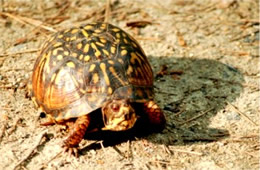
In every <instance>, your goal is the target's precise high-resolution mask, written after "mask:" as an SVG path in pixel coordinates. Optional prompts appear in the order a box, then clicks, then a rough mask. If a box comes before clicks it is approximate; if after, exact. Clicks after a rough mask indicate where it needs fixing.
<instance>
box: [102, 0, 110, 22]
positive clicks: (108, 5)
mask: <svg viewBox="0 0 260 170" xmlns="http://www.w3.org/2000/svg"><path fill="white" fill-rule="evenodd" d="M110 4H111V3H110V0H107V4H106V12H105V20H104V21H105V22H109V18H110V13H111V8H110Z"/></svg>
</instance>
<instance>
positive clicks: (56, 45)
mask: <svg viewBox="0 0 260 170" xmlns="http://www.w3.org/2000/svg"><path fill="white" fill-rule="evenodd" d="M61 45H62V42H57V43H56V44H54V45H53V47H59V46H61Z"/></svg>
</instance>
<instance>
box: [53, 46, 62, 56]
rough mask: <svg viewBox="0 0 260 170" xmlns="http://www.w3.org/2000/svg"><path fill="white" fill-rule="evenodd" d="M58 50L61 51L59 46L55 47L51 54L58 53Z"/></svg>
mask: <svg viewBox="0 0 260 170" xmlns="http://www.w3.org/2000/svg"><path fill="white" fill-rule="evenodd" d="M58 51H63V48H61V47H59V48H56V49H54V50H53V51H52V54H53V55H57V54H58Z"/></svg>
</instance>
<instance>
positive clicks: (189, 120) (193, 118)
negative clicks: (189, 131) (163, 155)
mask: <svg viewBox="0 0 260 170" xmlns="http://www.w3.org/2000/svg"><path fill="white" fill-rule="evenodd" d="M213 109H214V108H213V107H212V108H210V109H208V110H206V111H204V112H202V113H201V114H199V115H197V116H194V117H192V118H190V119H188V120H186V121H184V122H182V123H180V124H179V125H180V126H181V125H184V124H186V123H189V122H191V121H193V120H196V119H198V118H199V117H201V116H203V115H205V114H206V113H208V112H210V111H211V110H213Z"/></svg>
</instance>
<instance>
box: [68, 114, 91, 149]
mask: <svg viewBox="0 0 260 170" xmlns="http://www.w3.org/2000/svg"><path fill="white" fill-rule="evenodd" d="M89 123H90V116H89V115H84V116H81V117H79V118H78V119H77V120H76V122H75V124H74V125H73V128H71V131H70V133H69V136H68V137H67V138H66V139H65V140H64V145H63V147H64V148H65V150H67V151H69V150H75V148H77V147H78V145H79V143H80V141H81V140H82V139H83V137H84V135H85V132H86V131H87V128H88V126H89ZM69 152H70V151H69Z"/></svg>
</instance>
